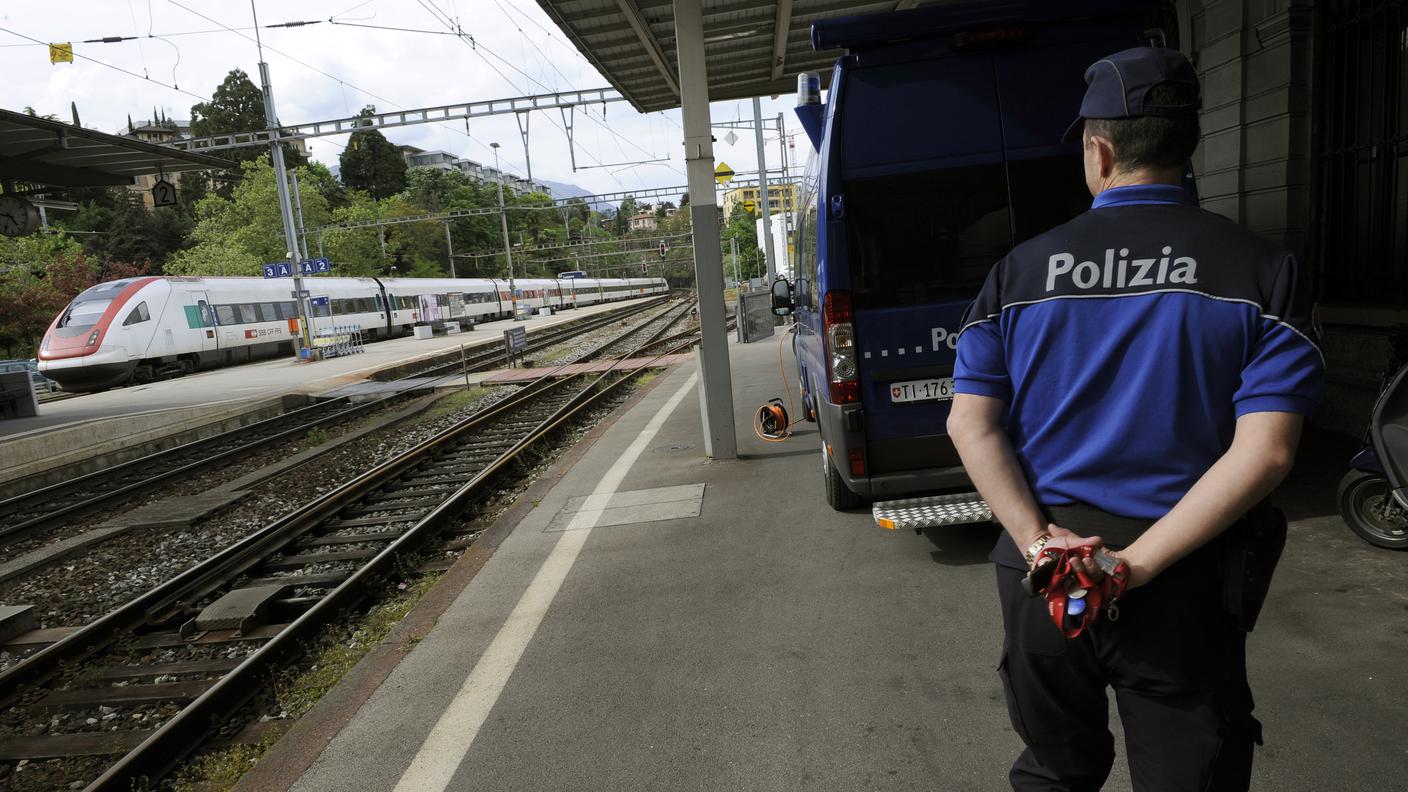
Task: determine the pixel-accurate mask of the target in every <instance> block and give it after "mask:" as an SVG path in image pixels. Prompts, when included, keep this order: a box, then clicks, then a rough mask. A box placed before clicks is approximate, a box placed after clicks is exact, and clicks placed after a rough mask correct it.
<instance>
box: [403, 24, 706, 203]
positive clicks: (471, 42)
mask: <svg viewBox="0 0 1408 792" xmlns="http://www.w3.org/2000/svg"><path fill="white" fill-rule="evenodd" d="M416 2H417V3H419V4H420V6H421V8H424V9H425V10H426V11H427V12H428V13H430V15H431V16H432V17H434V18H435V19H436V21H438V22H440V23H441V24H442V25H445V26H446V27H447V28H449V29H450V30H451V31H454V32H455V33H456V34H457V35H458V36H459V38H460V40H461V41H463V42H464V43H465V44H466V45H467V46H468V47H469V48H470V49H471V50H472V51H473V52H475V53H476V54H478V55H479V57H480V59H482V60H483V61H484V62H485V64H487V65H488V66H489V68H490V69H493V70H494V72H495V73H496V74H498V75H499V76H500V77H502V78H503V79H504V81H505V82H507V83H508V84H509V85H510V86H512V87H513V89H514V90H515V91H518V92H519V93H525V91H524V89H523V88H521V87H519V86H518V84H517V83H515V82H514V81H513V80H512V79H511V78H510V77H509V76H508V75H506V74H504V73H503V71H502V70H500V69H499V68H498V67H497V66H495V65H494V64H493V63H491V62H490V61H489V59H488V57H486V56H485V54H484V53H488V54H489V55H492V56H493V57H494V58H495V59H497V60H498V61H500V62H502V63H503V64H505V65H506V66H508V67H509V68H510V69H513V70H514V71H516V72H518V73H519V74H522V75H523V76H524V77H526V78H528V79H529V80H531V81H532V82H534V83H536V84H537V85H538V86H539V87H540V88H543V89H544V90H549V91H551V90H552V89H551V88H550V87H549V86H547V85H545V84H544V83H543V82H541V81H540V80H538V79H536V78H534V77H533V76H532V75H531V74H528V73H527V72H525V71H523V70H522V69H520V68H518V67H517V66H515V65H514V64H513V63H511V62H510V61H508V60H506V59H505V58H504V57H503V56H501V55H499V54H498V53H497V52H494V51H493V50H492V49H490V48H488V47H486V46H484V45H483V44H482V43H481V42H480V41H479V40H478V39H476V38H475V37H474V36H473V35H472V34H470V33H467V32H465V31H464V30H463V28H461V27H460V26H459V24H458V23H457V22H456V21H455V20H454V19H453V18H451V17H450V15H448V14H446V13H445V12H444V11H443V10H442V9H441V8H440V7H439V6H438V5H436V4H435V2H434V0H416ZM583 117H585V118H586V119H587V120H589V121H591V122H592V123H594V124H596V125H597V126H599V127H601V128H603V129H605V130H606V131H607V132H609V133H611V134H612V135H613V136H614V137H615V138H616V141H617V143H616V145H617V148H618V149H619V148H620V142H619V141H620V140H625V141H626V142H627V143H628V144H630V145H631V146H632V147H634V148H635V149H636V150H637V151H640V152H641V153H642V154H644V155H646V156H649V157H654V156H655V155H654V154H653V153H652V152H649V151H646V150H645V149H643V148H641V147H640V146H639V145H637V144H636V143H635V142H634V141H632V140H631V139H630V138H624V137H623V136H622V135H621V133H620V132H618V131H616V130H614V129H612V128H611V127H609V126H606V125H605V124H603V123H602V122H601V121H598V120H597V119H596V117H595V116H593V115H592V114H591V113H590V112H585V111H584V112H583ZM548 121H549V123H551V124H552V125H553V126H555V127H557V128H558V129H559V130H561V131H562V132H563V134H566V133H567V129H566V127H564V126H563V125H562V124H561V123H559V122H558V121H557V120H556V119H554V118H552V117H551V116H548ZM583 153H585V154H587V156H589V157H591V158H592V159H593V160H596V162H597V164H598V165H599V164H601V160H600V159H599V158H597V157H596V156H595V155H592V154H591V153H590V152H588V151H587V150H586V149H585V148H584V149H583ZM621 153H622V155H623V156H626V154H625V152H624V151H622V152H621ZM670 168H671V170H674V171H675V172H677V173H680V174H683V171H681V170H680V169H679V168H677V167H675V166H673V165H672V166H670ZM612 178H613V180H614V181H616V183H617V184H621V182H620V180H619V179H616V178H615V176H614V174H613V177H612ZM637 180H638V181H640V183H641V186H642V187H643V186H644V185H645V182H644V181H641V180H640V179H639V175H637ZM621 186H622V187H623V188H624V187H625V185H624V184H621Z"/></svg>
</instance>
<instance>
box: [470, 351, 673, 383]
mask: <svg viewBox="0 0 1408 792" xmlns="http://www.w3.org/2000/svg"><path fill="white" fill-rule="evenodd" d="M690 359H691V356H690V355H666V356H664V357H662V358H660V359H659V360H656V359H655V358H627V359H625V360H622V361H619V362H617V361H615V360H598V361H595V362H592V363H575V364H573V365H570V366H564V367H562V369H561V370H560V371H558V376H561V377H570V376H572V375H574V374H583V373H587V374H590V373H594V372H602V371H607V370H608V369H613V368H614V369H615V370H617V371H635V370H636V369H638V368H641V367H642V366H646V365H651V366H656V367H659V368H665V367H667V366H677V365H679V364H681V363H684V362H685V361H687V360H690ZM544 370H545V369H541V368H516V369H503V370H500V371H495V372H491V373H490V374H489V375H488V376H486V377H484V378H483V379H482V380H480V382H481V383H482V384H484V385H509V384H513V383H517V382H531V381H533V380H535V379H537V378H538V377H541V376H543V371H544Z"/></svg>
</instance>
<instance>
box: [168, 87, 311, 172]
mask: <svg viewBox="0 0 1408 792" xmlns="http://www.w3.org/2000/svg"><path fill="white" fill-rule="evenodd" d="M268 125H269V124H268V122H267V121H266V120H265V119H264V92H263V91H261V90H259V86H257V85H255V84H254V81H253V80H251V79H249V75H248V74H245V72H244V70H243V69H231V70H230V73H229V74H227V75H225V79H224V80H223V81H221V83H220V84H219V85H218V86H216V88H215V91H214V92H213V93H212V94H211V97H210V101H209V102H200V103H198V104H196V105H193V106H192V107H191V134H192V135H193V136H195V137H206V136H208V135H225V134H229V133H232V132H253V131H255V130H257V129H264V128H265V127H267V126H268ZM267 151H268V149H267V148H261V147H259V146H245V147H242V148H236V149H229V150H228V151H227V152H225V154H223V155H222V156H229V157H230V158H232V159H235V160H239V161H241V162H247V161H249V160H253V159H257V158H259V157H260V156H261V155H263V154H265V153H267ZM303 160H304V158H303V156H302V155H300V154H299V153H298V150H297V149H295V148H293V147H292V146H288V145H285V146H284V162H285V164H287V165H288V166H289V167H295V166H298V165H300V164H302V163H303Z"/></svg>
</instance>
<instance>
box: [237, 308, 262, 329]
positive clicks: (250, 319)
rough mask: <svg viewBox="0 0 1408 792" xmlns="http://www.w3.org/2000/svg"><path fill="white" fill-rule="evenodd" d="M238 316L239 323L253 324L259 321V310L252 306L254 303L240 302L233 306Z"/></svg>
mask: <svg viewBox="0 0 1408 792" xmlns="http://www.w3.org/2000/svg"><path fill="white" fill-rule="evenodd" d="M235 307H236V308H237V309H238V311H237V312H238V313H239V316H240V324H254V323H255V322H257V321H259V310H258V309H257V308H255V307H254V303H240V304H239V305H237V306H235Z"/></svg>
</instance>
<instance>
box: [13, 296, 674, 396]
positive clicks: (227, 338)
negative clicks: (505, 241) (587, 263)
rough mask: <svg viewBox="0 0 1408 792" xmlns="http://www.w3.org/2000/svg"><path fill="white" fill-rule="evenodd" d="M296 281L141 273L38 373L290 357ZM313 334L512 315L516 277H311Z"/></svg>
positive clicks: (85, 374)
mask: <svg viewBox="0 0 1408 792" xmlns="http://www.w3.org/2000/svg"><path fill="white" fill-rule="evenodd" d="M291 286H292V281H291V280H290V279H288V278H271V279H262V278H185V277H142V278H127V279H124V280H116V281H109V282H107V283H100V284H98V285H97V286H94V287H92V288H90V289H88V290H86V291H84V292H83V293H82V294H80V295H78V296H77V297H75V298H74V300H73V302H72V303H70V304H69V306H68V307H67V308H65V309H64V310H63V312H62V313H60V314H59V315H58V316H57V317H56V318H55V319H54V321H53V323H52V324H50V325H49V330H48V332H47V333H45V334H44V341H43V342H42V343H41V344H40V347H39V370H40V371H42V372H44V375H45V376H46V377H49V378H50V379H52V380H54V381H56V382H58V383H59V385H60V386H62V387H63V389H64V390H68V391H94V390H102V389H104V388H111V387H113V386H116V385H124V384H126V383H129V382H134V381H135V382H146V381H150V380H154V379H160V378H163V377H170V376H176V375H180V374H185V373H189V372H192V371H198V370H204V369H210V368H215V367H218V366H227V365H231V364H235V363H243V362H245V361H248V360H253V359H256V358H264V357H272V356H276V355H280V354H287V355H291V354H292V353H293V342H294V338H295V337H296V336H297V335H298V320H297V318H296V317H297V315H298V310H297V307H296V306H295V304H294V300H293V298H292V293H291ZM304 286H305V288H306V289H308V291H309V292H310V294H311V303H312V305H313V316H312V317H310V319H309V321H310V323H311V325H312V328H311V329H312V330H313V331H314V332H316V331H317V330H319V329H321V328H322V327H324V326H326V327H329V328H330V327H331V326H332V325H339V326H347V325H357V326H359V327H361V328H362V332H363V333H364V334H365V336H366V337H367V338H368V339H381V338H388V337H391V336H396V335H401V334H404V333H408V332H410V330H411V328H412V327H414V326H415V325H417V324H426V323H429V324H433V325H436V326H439V325H442V324H443V323H444V322H447V321H461V322H463V321H466V320H467V321H469V322H482V321H488V320H492V319H504V318H509V317H510V315H511V311H512V307H511V306H512V303H513V301H512V300H511V298H510V294H509V285H508V281H507V280H499V279H482V278H481V279H450V278H327V277H320V278H308V279H307V280H305V281H304ZM667 291H669V286H668V285H666V283H665V280H664V279H663V278H607V279H595V278H563V279H555V280H549V279H529V278H520V279H515V280H514V296H515V297H516V300H517V303H518V305H519V306H520V309H522V307H523V306H527V307H529V308H533V309H537V308H541V307H552V308H572V307H575V306H578V305H595V304H597V303H602V302H612V301H615V300H626V299H631V298H635V297H644V296H647V295H651V294H664V293H665V292H667Z"/></svg>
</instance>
